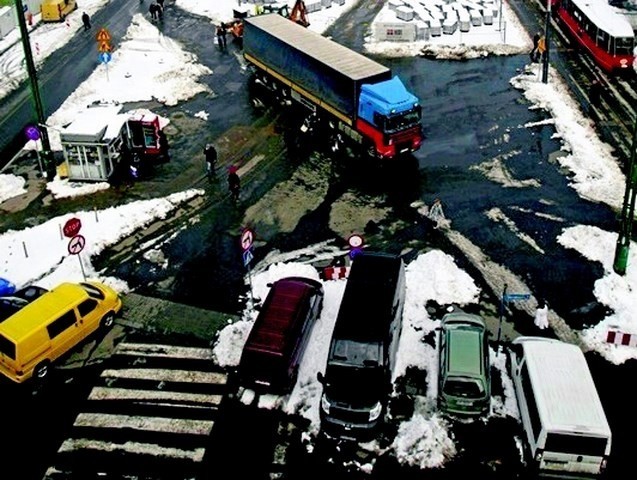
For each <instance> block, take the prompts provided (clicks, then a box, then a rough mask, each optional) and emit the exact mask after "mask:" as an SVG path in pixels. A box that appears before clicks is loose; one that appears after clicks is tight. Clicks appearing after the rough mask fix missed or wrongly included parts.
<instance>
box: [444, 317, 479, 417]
mask: <svg viewBox="0 0 637 480" xmlns="http://www.w3.org/2000/svg"><path fill="white" fill-rule="evenodd" d="M487 337H488V333H487V330H486V326H485V323H484V320H482V318H480V317H479V316H478V315H473V314H468V313H464V312H452V313H448V314H446V315H445V316H444V317H443V318H442V323H441V326H440V335H439V340H438V353H439V373H438V407H439V408H440V409H441V410H442V412H443V413H446V414H449V415H451V416H459V417H478V416H481V415H485V414H487V413H489V410H490V408H491V374H490V361H489V344H488V338H487Z"/></svg>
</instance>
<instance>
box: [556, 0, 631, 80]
mask: <svg viewBox="0 0 637 480" xmlns="http://www.w3.org/2000/svg"><path fill="white" fill-rule="evenodd" d="M551 2H552V3H551V6H552V10H553V15H554V16H556V17H557V18H558V19H559V20H560V22H561V23H562V24H563V25H564V26H565V27H566V29H567V30H568V32H569V34H570V35H571V37H572V38H573V39H574V40H575V41H576V42H577V43H578V44H579V45H580V47H582V48H584V49H585V50H586V51H587V52H588V53H589V54H590V55H591V56H592V57H593V58H594V59H595V62H596V63H597V65H599V66H600V67H601V68H602V69H603V70H604V71H606V72H607V73H619V72H622V71H625V72H628V71H632V68H633V61H634V60H635V51H634V49H635V33H634V32H633V29H632V26H631V25H630V22H629V21H628V19H626V17H624V16H623V15H622V14H621V13H620V12H618V11H617V10H616V9H615V8H614V7H612V6H611V5H609V4H608V3H607V1H606V0H551Z"/></svg>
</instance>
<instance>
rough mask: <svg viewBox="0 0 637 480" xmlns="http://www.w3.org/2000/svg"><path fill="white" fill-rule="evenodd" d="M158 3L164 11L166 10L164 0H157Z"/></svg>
mask: <svg viewBox="0 0 637 480" xmlns="http://www.w3.org/2000/svg"><path fill="white" fill-rule="evenodd" d="M157 5H159V6H160V7H161V10H162V12H163V11H164V0H157Z"/></svg>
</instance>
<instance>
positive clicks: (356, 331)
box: [317, 251, 406, 441]
mask: <svg viewBox="0 0 637 480" xmlns="http://www.w3.org/2000/svg"><path fill="white" fill-rule="evenodd" d="M405 285H406V280H405V263H404V261H403V259H402V257H401V256H400V255H393V254H388V253H382V252H371V251H364V252H361V253H359V254H358V255H356V256H355V257H354V259H353V260H352V265H351V269H350V273H349V276H348V278H347V285H346V286H345V292H344V293H343V299H342V300H341V305H340V307H339V310H338V315H337V317H336V324H335V325H334V331H333V333H332V338H331V341H330V349H329V353H328V358H327V363H326V365H325V374H323V373H322V372H318V374H317V378H318V380H319V382H321V383H322V385H323V395H322V396H321V408H320V419H321V431H322V433H324V434H326V435H327V436H329V437H332V438H341V439H347V440H355V441H359V440H370V439H372V438H373V437H374V436H375V435H376V434H377V433H378V429H379V428H380V427H381V425H382V424H383V421H384V419H385V415H386V413H387V402H388V398H389V395H390V394H391V393H392V387H393V386H392V383H391V377H392V373H393V371H394V367H395V364H396V352H397V350H398V343H399V340H400V334H401V332H402V320H403V309H404V305H405Z"/></svg>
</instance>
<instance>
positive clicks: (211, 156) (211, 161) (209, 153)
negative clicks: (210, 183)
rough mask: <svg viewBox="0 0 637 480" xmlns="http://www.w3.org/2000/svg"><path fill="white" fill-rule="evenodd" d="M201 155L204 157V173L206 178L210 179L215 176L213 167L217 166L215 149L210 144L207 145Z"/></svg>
mask: <svg viewBox="0 0 637 480" xmlns="http://www.w3.org/2000/svg"><path fill="white" fill-rule="evenodd" d="M203 154H204V155H205V157H206V173H207V175H208V178H212V177H214V175H215V165H216V164H217V149H216V148H215V146H214V145H213V144H212V143H207V144H206V146H205V148H204V149H203Z"/></svg>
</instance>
